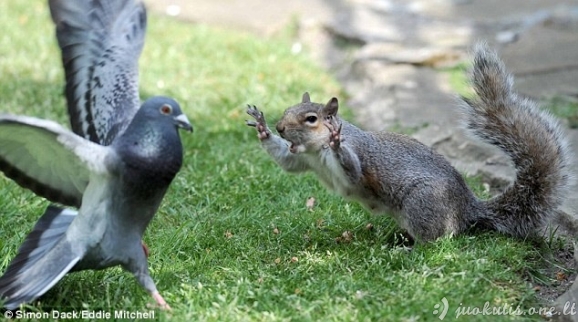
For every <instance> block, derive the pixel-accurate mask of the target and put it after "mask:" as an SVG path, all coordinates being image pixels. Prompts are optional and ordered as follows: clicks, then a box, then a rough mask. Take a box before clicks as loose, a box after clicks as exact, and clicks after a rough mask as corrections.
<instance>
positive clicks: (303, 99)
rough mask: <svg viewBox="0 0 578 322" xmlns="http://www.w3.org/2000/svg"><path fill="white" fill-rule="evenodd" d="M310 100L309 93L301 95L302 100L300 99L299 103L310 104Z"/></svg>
mask: <svg viewBox="0 0 578 322" xmlns="http://www.w3.org/2000/svg"><path fill="white" fill-rule="evenodd" d="M310 102H311V99H310V98H309V93H308V92H305V93H303V98H302V99H301V103H310Z"/></svg>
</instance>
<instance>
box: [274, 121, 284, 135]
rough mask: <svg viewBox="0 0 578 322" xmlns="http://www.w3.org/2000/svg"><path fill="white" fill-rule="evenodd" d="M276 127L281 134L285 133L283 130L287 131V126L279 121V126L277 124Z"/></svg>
mask: <svg viewBox="0 0 578 322" xmlns="http://www.w3.org/2000/svg"><path fill="white" fill-rule="evenodd" d="M275 128H276V129H277V132H278V133H279V134H281V133H283V131H285V127H284V126H283V125H281V124H279V123H277V126H275Z"/></svg>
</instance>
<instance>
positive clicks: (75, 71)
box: [49, 0, 146, 145]
mask: <svg viewBox="0 0 578 322" xmlns="http://www.w3.org/2000/svg"><path fill="white" fill-rule="evenodd" d="M49 5H50V12H51V15H52V19H53V21H54V23H55V24H56V37H57V39H58V44H59V46H60V48H61V51H62V63H63V66H64V70H65V74H66V100H67V104H68V113H69V115H70V124H71V127H72V131H73V132H74V133H76V134H78V135H80V136H82V137H84V138H86V139H88V140H91V141H93V142H96V143H99V144H102V145H109V144H110V143H111V142H112V140H113V139H114V138H115V137H116V136H117V135H119V134H120V133H122V132H123V131H124V130H125V129H126V127H127V126H128V124H129V123H130V121H131V120H132V118H133V116H134V114H135V113H136V111H137V110H138V108H139V106H140V103H139V102H140V100H139V94H138V58H139V56H140V53H141V51H142V48H143V45H144V36H145V32H146V10H145V8H144V5H143V4H142V3H141V2H140V1H138V0H137V1H135V0H118V1H105V0H93V1H69V0H49Z"/></svg>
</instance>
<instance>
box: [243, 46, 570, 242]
mask: <svg viewBox="0 0 578 322" xmlns="http://www.w3.org/2000/svg"><path fill="white" fill-rule="evenodd" d="M471 82H472V85H473V88H474V90H475V93H476V96H477V98H472V99H469V98H462V102H461V103H460V104H458V105H459V106H460V107H461V111H462V113H463V116H464V121H463V125H464V126H465V128H466V130H467V131H468V132H469V133H470V134H472V135H473V136H474V137H475V138H478V139H480V140H482V141H485V142H486V143H489V144H492V145H494V146H496V147H498V148H499V149H501V150H502V151H503V152H505V153H506V154H507V155H508V156H509V157H510V158H511V159H512V161H513V164H514V166H515V168H516V179H515V181H514V182H513V183H512V184H511V185H510V186H509V187H508V188H507V189H506V190H505V191H504V192H503V193H502V194H501V195H498V196H496V197H494V198H491V199H489V200H481V199H478V198H477V197H476V196H474V194H473V192H472V191H471V190H470V189H469V188H468V186H467V185H466V183H465V181H464V179H463V177H462V176H461V175H460V173H458V171H457V170H456V169H455V168H454V167H453V166H452V165H451V164H450V163H449V161H447V160H446V159H445V158H444V157H443V156H441V155H440V154H438V153H437V152H435V151H434V150H433V149H432V148H430V147H428V146H426V145H424V144H422V143H420V142H419V141H417V140H415V139H413V138H411V137H409V136H406V135H402V134H396V133H390V132H385V131H383V132H368V131H364V130H361V129H359V128H358V127H356V126H354V125H352V124H350V123H348V122H346V121H344V120H343V119H341V118H340V117H339V116H338V114H337V111H338V107H339V106H338V101H337V98H335V97H334V98H331V99H330V100H329V102H328V103H327V104H325V105H323V104H318V103H313V102H311V100H310V97H309V94H308V93H305V94H304V95H303V97H302V101H301V103H299V104H297V105H295V106H292V107H289V108H288V109H287V110H286V111H285V112H284V114H283V116H282V118H281V120H280V121H279V122H278V123H277V125H276V130H277V132H278V133H279V135H280V136H277V135H275V134H273V133H272V132H271V130H270V129H269V128H268V127H267V123H266V121H265V117H264V115H263V113H262V112H261V111H259V110H258V109H257V108H256V107H255V106H250V105H249V106H248V109H247V113H248V114H249V115H251V116H252V117H253V118H254V119H255V120H254V121H253V120H252V121H247V125H249V126H253V127H256V129H257V132H258V138H259V139H260V141H261V145H262V147H263V148H264V149H265V150H266V151H267V152H268V154H269V155H270V156H271V157H272V158H273V159H274V160H275V161H276V163H278V164H279V165H280V166H281V167H282V168H283V169H284V170H285V171H287V172H293V173H297V172H304V171H312V172H314V173H315V174H316V175H317V177H318V179H319V180H320V181H321V182H322V183H323V184H324V185H325V186H326V187H328V188H329V189H330V190H333V191H335V192H337V193H338V194H339V195H341V196H343V197H345V198H347V199H352V200H356V201H359V202H360V203H361V204H362V205H363V206H364V207H365V208H367V209H368V210H370V211H371V212H372V213H376V214H379V213H389V214H391V215H392V216H393V217H394V219H395V221H396V222H397V223H398V225H399V226H401V227H402V228H403V229H405V230H406V231H407V232H408V233H409V235H410V236H411V237H412V238H413V239H414V240H416V241H432V240H435V239H437V238H439V237H441V236H443V235H446V234H453V235H456V234H459V233H462V232H464V231H466V230H468V229H470V228H472V227H476V228H477V227H481V228H482V229H488V230H495V231H498V232H500V233H503V234H506V235H510V236H514V237H519V238H526V237H528V236H529V235H531V234H533V233H535V232H537V231H538V229H539V228H542V227H543V225H544V224H545V223H546V222H547V221H548V220H551V219H553V218H555V217H559V216H560V214H561V213H560V212H559V211H558V208H559V206H560V205H561V204H562V202H563V201H564V198H565V194H566V190H568V186H569V180H570V170H569V167H570V158H571V157H570V151H569V148H568V144H567V143H566V139H565V137H564V135H563V133H562V130H561V127H560V125H559V123H558V121H557V120H556V119H555V118H554V117H552V116H551V115H550V114H548V113H547V112H544V111H542V110H540V109H539V108H538V106H537V104H536V103H535V102H534V101H531V100H529V99H527V98H522V97H520V96H519V95H518V94H516V93H515V92H514V90H513V77H512V76H511V75H510V74H508V72H507V71H506V69H505V66H504V63H503V62H502V61H501V60H500V58H499V57H498V55H497V53H496V52H495V51H493V50H491V49H489V48H488V47H487V46H486V45H485V44H478V45H476V46H475V47H474V66H473V73H472V76H471Z"/></svg>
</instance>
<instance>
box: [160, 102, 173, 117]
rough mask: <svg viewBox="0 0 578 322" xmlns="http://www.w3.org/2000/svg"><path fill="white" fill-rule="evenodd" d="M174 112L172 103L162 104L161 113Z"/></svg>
mask: <svg viewBox="0 0 578 322" xmlns="http://www.w3.org/2000/svg"><path fill="white" fill-rule="evenodd" d="M172 112H173V108H172V107H171V106H170V105H167V104H164V105H163V106H161V113H162V114H165V115H168V114H171V113H172Z"/></svg>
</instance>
